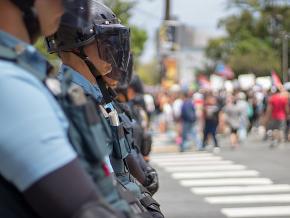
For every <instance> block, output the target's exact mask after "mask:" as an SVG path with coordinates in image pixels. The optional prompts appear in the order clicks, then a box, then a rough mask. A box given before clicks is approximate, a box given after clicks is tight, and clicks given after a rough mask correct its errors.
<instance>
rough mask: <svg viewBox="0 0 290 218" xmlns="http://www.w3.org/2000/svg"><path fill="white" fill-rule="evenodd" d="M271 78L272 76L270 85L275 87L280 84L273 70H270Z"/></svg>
mask: <svg viewBox="0 0 290 218" xmlns="http://www.w3.org/2000/svg"><path fill="white" fill-rule="evenodd" d="M271 78H272V85H273V86H275V87H277V88H278V87H281V86H282V82H281V79H280V77H279V76H278V74H277V73H276V72H275V71H274V70H272V72H271Z"/></svg>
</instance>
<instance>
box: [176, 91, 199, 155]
mask: <svg viewBox="0 0 290 218" xmlns="http://www.w3.org/2000/svg"><path fill="white" fill-rule="evenodd" d="M180 117H181V122H182V143H181V144H180V151H181V152H184V151H185V150H186V149H188V144H187V143H188V137H189V136H191V137H192V138H193V141H194V142H195V146H196V147H197V148H198V149H199V148H200V147H201V142H200V139H199V136H198V134H197V131H196V127H195V122H196V117H197V116H196V110H195V106H194V103H193V99H192V95H191V93H190V92H186V93H184V100H183V104H182V108H181V115H180Z"/></svg>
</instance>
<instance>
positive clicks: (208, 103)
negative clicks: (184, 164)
mask: <svg viewBox="0 0 290 218" xmlns="http://www.w3.org/2000/svg"><path fill="white" fill-rule="evenodd" d="M203 114H204V115H203V116H204V129H203V143H202V149H204V148H205V147H206V146H207V142H208V137H209V136H210V135H211V136H212V139H213V141H214V147H215V148H214V152H218V151H219V145H218V140H217V137H216V133H217V126H218V121H219V107H218V105H217V99H216V98H215V97H214V96H213V95H212V94H210V95H208V96H206V98H205V104H204V110H203Z"/></svg>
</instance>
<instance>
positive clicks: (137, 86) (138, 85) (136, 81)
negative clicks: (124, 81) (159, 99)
mask: <svg viewBox="0 0 290 218" xmlns="http://www.w3.org/2000/svg"><path fill="white" fill-rule="evenodd" d="M129 87H130V88H132V89H133V90H134V91H135V92H136V93H138V94H144V86H143V82H142V81H141V79H140V77H139V76H138V75H136V74H135V75H133V78H132V80H131V82H130V84H129Z"/></svg>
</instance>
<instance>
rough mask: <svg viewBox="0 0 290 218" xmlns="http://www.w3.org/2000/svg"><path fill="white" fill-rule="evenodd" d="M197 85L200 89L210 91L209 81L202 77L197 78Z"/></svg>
mask: <svg viewBox="0 0 290 218" xmlns="http://www.w3.org/2000/svg"><path fill="white" fill-rule="evenodd" d="M198 84H199V86H200V88H203V89H210V88H211V85H210V81H209V80H208V78H207V77H206V76H204V75H201V76H199V77H198Z"/></svg>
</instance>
